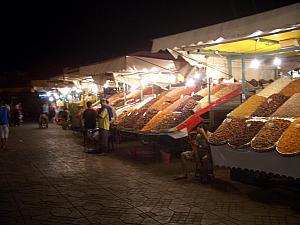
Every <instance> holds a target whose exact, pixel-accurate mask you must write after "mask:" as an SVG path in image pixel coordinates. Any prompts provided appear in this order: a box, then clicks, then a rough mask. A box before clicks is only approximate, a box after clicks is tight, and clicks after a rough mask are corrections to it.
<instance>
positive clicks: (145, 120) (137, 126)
mask: <svg viewBox="0 0 300 225" xmlns="http://www.w3.org/2000/svg"><path fill="white" fill-rule="evenodd" d="M158 112H159V110H157V109H148V110H147V111H146V112H145V113H144V114H143V115H141V117H140V118H139V119H138V120H137V121H136V122H135V123H134V126H133V128H134V129H136V130H140V129H142V128H143V127H144V126H145V125H146V124H147V123H148V122H149V121H150V120H151V119H152V118H153V117H154V116H155V115H156V114H157V113H158Z"/></svg>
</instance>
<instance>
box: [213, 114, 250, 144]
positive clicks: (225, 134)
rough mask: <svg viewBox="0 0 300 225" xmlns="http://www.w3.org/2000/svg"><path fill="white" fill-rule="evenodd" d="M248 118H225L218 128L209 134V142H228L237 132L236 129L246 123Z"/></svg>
mask: <svg viewBox="0 0 300 225" xmlns="http://www.w3.org/2000/svg"><path fill="white" fill-rule="evenodd" d="M245 122H246V119H225V120H224V121H223V123H222V124H221V125H220V126H219V127H218V129H217V130H216V131H215V132H214V133H213V134H212V135H210V136H209V142H210V143H211V144H214V145H222V144H225V143H227V141H228V139H229V138H230V137H231V136H232V135H233V134H234V133H235V131H236V129H238V127H240V126H241V125H244V124H245Z"/></svg>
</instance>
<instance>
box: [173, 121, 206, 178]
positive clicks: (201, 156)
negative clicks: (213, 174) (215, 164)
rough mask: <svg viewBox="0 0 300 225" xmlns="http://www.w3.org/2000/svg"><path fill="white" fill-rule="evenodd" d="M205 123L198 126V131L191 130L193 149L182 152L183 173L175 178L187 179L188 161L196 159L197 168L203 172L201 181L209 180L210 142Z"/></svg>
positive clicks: (190, 136)
mask: <svg viewBox="0 0 300 225" xmlns="http://www.w3.org/2000/svg"><path fill="white" fill-rule="evenodd" d="M207 132H208V131H207V127H206V126H205V125H200V126H199V127H197V131H196V132H191V133H190V134H189V136H188V139H189V142H190V145H191V149H192V151H185V152H182V153H181V168H182V174H181V175H180V176H178V177H176V178H175V180H178V179H186V178H187V177H188V168H187V161H188V160H195V163H196V169H200V170H201V172H202V176H201V182H202V183H207V182H208V166H209V155H208V152H209V151H208V150H209V143H208V133H207Z"/></svg>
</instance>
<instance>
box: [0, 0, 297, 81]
mask: <svg viewBox="0 0 300 225" xmlns="http://www.w3.org/2000/svg"><path fill="white" fill-rule="evenodd" d="M7 2H9V3H5V4H4V3H3V2H2V3H1V7H0V10H1V13H0V17H1V18H0V19H1V20H0V21H1V22H0V23H1V45H0V48H1V49H0V52H1V61H0V74H1V75H2V76H3V74H4V72H15V71H23V72H26V74H27V75H26V77H27V78H28V79H30V78H45V79H46V78H48V77H49V76H53V75H56V74H59V73H60V72H61V71H62V68H63V67H73V66H79V65H84V64H89V63H93V62H97V61H100V60H103V59H106V58H110V57H114V56H119V55H123V54H126V53H130V52H135V51H138V50H143V49H144V50H149V49H150V48H151V39H153V38H156V37H161V36H165V35H169V34H173V33H178V32H182V31H187V30H191V29H195V28H200V27H203V26H207V25H212V24H215V23H219V22H223V21H228V20H231V19H235V18H239V17H243V16H247V15H252V14H255V13H259V12H263V11H266V10H269V9H273V8H278V7H280V6H284V5H288V4H292V3H296V2H299V1H295V0H286V1H283V0H273V1H271V0H230V1H202V0H201V1H200V0H198V1H187V0H184V1H182V0H181V1H163V0H161V1H146V0H145V1H142V0H140V1H120V2H118V1H112V0H111V1H100V0H99V1H97V2H96V1H95V2H92V1H49V2H48V1H36V2H35V3H34V4H33V3H30V2H29V1H7ZM62 2H64V3H62Z"/></svg>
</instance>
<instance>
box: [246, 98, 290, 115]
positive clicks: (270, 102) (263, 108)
mask: <svg viewBox="0 0 300 225" xmlns="http://www.w3.org/2000/svg"><path fill="white" fill-rule="evenodd" d="M288 99H289V97H287V96H284V95H281V94H273V95H271V96H270V97H269V98H267V99H266V100H265V101H264V102H263V103H262V104H261V105H260V106H259V107H258V108H257V109H256V110H255V112H254V113H252V116H258V117H267V116H271V115H272V113H274V112H275V111H276V110H277V109H278V108H279V107H280V106H281V105H282V104H283V103H285V101H286V100H288Z"/></svg>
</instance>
